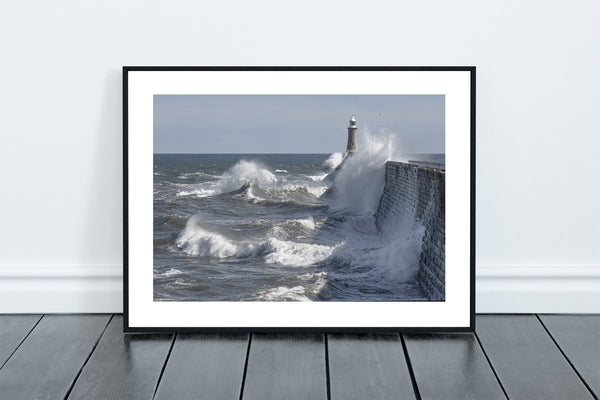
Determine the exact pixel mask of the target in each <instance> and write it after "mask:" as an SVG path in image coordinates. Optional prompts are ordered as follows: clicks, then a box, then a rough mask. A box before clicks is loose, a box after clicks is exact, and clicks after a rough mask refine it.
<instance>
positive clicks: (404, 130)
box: [154, 95, 445, 153]
mask: <svg viewBox="0 0 600 400" xmlns="http://www.w3.org/2000/svg"><path fill="white" fill-rule="evenodd" d="M352 114H354V115H355V116H356V120H357V123H358V136H359V146H360V143H361V134H364V133H365V132H368V133H370V134H372V135H387V134H395V135H396V136H397V137H398V139H399V142H400V146H401V149H402V152H403V153H444V152H445V151H444V149H445V141H444V136H445V135H444V133H445V130H444V119H445V101H444V96H443V95H155V96H154V152H155V153H333V152H338V151H344V150H345V149H346V140H347V129H346V128H347V126H348V120H349V119H350V116H351V115H352Z"/></svg>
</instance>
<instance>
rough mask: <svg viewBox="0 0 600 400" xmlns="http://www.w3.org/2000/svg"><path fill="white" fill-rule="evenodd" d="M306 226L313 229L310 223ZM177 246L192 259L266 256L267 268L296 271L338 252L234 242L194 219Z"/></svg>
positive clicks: (284, 243) (297, 245)
mask: <svg viewBox="0 0 600 400" xmlns="http://www.w3.org/2000/svg"><path fill="white" fill-rule="evenodd" d="M302 223H303V224H307V225H310V222H308V221H303V222H302ZM313 224H314V222H313ZM176 245H177V247H178V248H179V249H180V250H182V251H183V252H185V253H186V254H188V255H191V256H200V257H210V258H216V259H224V258H246V257H255V256H258V255H263V256H264V259H265V262H266V263H267V264H279V265H286V266H292V267H304V266H309V265H313V264H315V263H317V262H320V261H323V260H325V259H326V258H327V257H329V256H330V255H331V253H332V252H333V251H334V250H335V246H325V245H319V244H310V243H297V242H293V241H288V240H280V239H276V238H274V237H269V238H267V239H266V240H264V241H259V242H251V241H234V240H231V239H229V238H227V237H225V236H224V235H221V234H219V233H215V232H210V231H209V230H207V229H205V228H204V227H203V226H202V223H201V221H200V218H199V217H198V216H193V217H192V218H190V219H189V220H188V222H187V224H186V227H185V229H184V231H183V233H182V234H181V235H180V236H179V238H178V239H177V241H176Z"/></svg>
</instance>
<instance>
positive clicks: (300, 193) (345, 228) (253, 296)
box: [154, 144, 444, 301]
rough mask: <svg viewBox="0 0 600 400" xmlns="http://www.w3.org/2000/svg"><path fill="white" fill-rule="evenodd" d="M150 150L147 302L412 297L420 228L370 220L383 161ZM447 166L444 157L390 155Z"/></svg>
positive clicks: (368, 154)
mask: <svg viewBox="0 0 600 400" xmlns="http://www.w3.org/2000/svg"><path fill="white" fill-rule="evenodd" d="M371 147H372V148H370V149H367V150H365V151H363V152H360V153H357V154H355V155H352V156H351V157H349V158H348V159H347V160H345V161H344V162H343V164H342V167H341V168H340V169H338V171H337V173H335V174H333V175H328V174H330V173H331V172H332V171H334V169H335V168H336V167H337V166H338V165H340V163H341V162H342V160H343V157H344V156H343V154H342V153H334V154H155V155H154V300H155V301H415V300H419V301H422V300H426V299H425V298H424V296H423V293H422V292H421V290H420V288H419V285H418V284H417V283H416V282H415V278H416V273H417V270H418V260H419V254H420V243H421V240H422V229H420V228H419V227H418V226H413V225H412V224H411V223H410V222H406V223H405V225H406V226H403V227H402V226H400V227H399V229H398V230H397V231H396V232H392V233H390V232H386V233H382V232H379V231H378V230H377V229H376V227H375V223H374V219H375V218H374V215H375V212H376V210H377V205H378V202H379V198H380V196H381V193H382V190H383V184H384V164H385V161H386V160H387V159H389V158H390V157H391V155H390V154H389V151H385V149H386V148H385V145H382V146H379V147H378V145H377V144H375V145H373V146H371ZM400 158H404V159H406V160H408V159H410V160H421V161H433V162H440V163H443V162H444V156H443V155H436V154H424V155H409V156H405V157H397V158H395V159H400Z"/></svg>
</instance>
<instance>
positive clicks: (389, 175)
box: [376, 161, 446, 300]
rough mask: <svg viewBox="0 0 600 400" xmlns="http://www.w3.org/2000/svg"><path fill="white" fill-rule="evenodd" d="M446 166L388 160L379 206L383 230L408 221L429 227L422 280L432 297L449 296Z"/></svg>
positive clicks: (422, 248)
mask: <svg viewBox="0 0 600 400" xmlns="http://www.w3.org/2000/svg"><path fill="white" fill-rule="evenodd" d="M445 183H446V173H445V171H444V170H442V169H437V168H429V167H424V166H418V165H414V164H408V163H401V162H395V161H388V162H387V163H386V165H385V187H384V189H383V194H382V196H381V200H380V201H379V207H378V209H377V216H376V224H377V227H378V228H379V229H381V230H383V229H390V228H392V229H393V227H391V226H390V224H398V223H408V224H417V225H422V226H423V227H424V228H425V232H424V235H423V241H422V246H421V256H420V261H419V273H418V278H417V279H418V282H419V284H420V285H421V288H422V289H423V292H424V293H425V295H426V296H427V297H428V298H429V300H444V299H445V282H446V279H445V269H446V268H445V219H446V207H445V187H446V185H445Z"/></svg>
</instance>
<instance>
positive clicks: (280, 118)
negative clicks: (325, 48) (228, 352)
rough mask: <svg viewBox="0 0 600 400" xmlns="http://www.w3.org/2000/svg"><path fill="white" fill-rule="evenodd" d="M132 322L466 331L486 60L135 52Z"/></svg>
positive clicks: (127, 274)
mask: <svg viewBox="0 0 600 400" xmlns="http://www.w3.org/2000/svg"><path fill="white" fill-rule="evenodd" d="M123 157H124V163H123V165H124V172H123V190H124V322H125V331H127V332H134V331H135V332H149V331H153V332H156V331H165V332H166V331H245V332H249V331H254V332H257V331H277V330H285V331H321V332H324V331H325V332H335V331H369V330H372V331H470V330H472V329H473V328H474V311H475V309H474V308H475V307H474V304H475V291H474V287H475V286H474V285H475V282H474V276H475V274H474V272H475V264H474V263H475V239H474V238H475V183H474V182H475V68H474V67H124V68H123Z"/></svg>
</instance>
